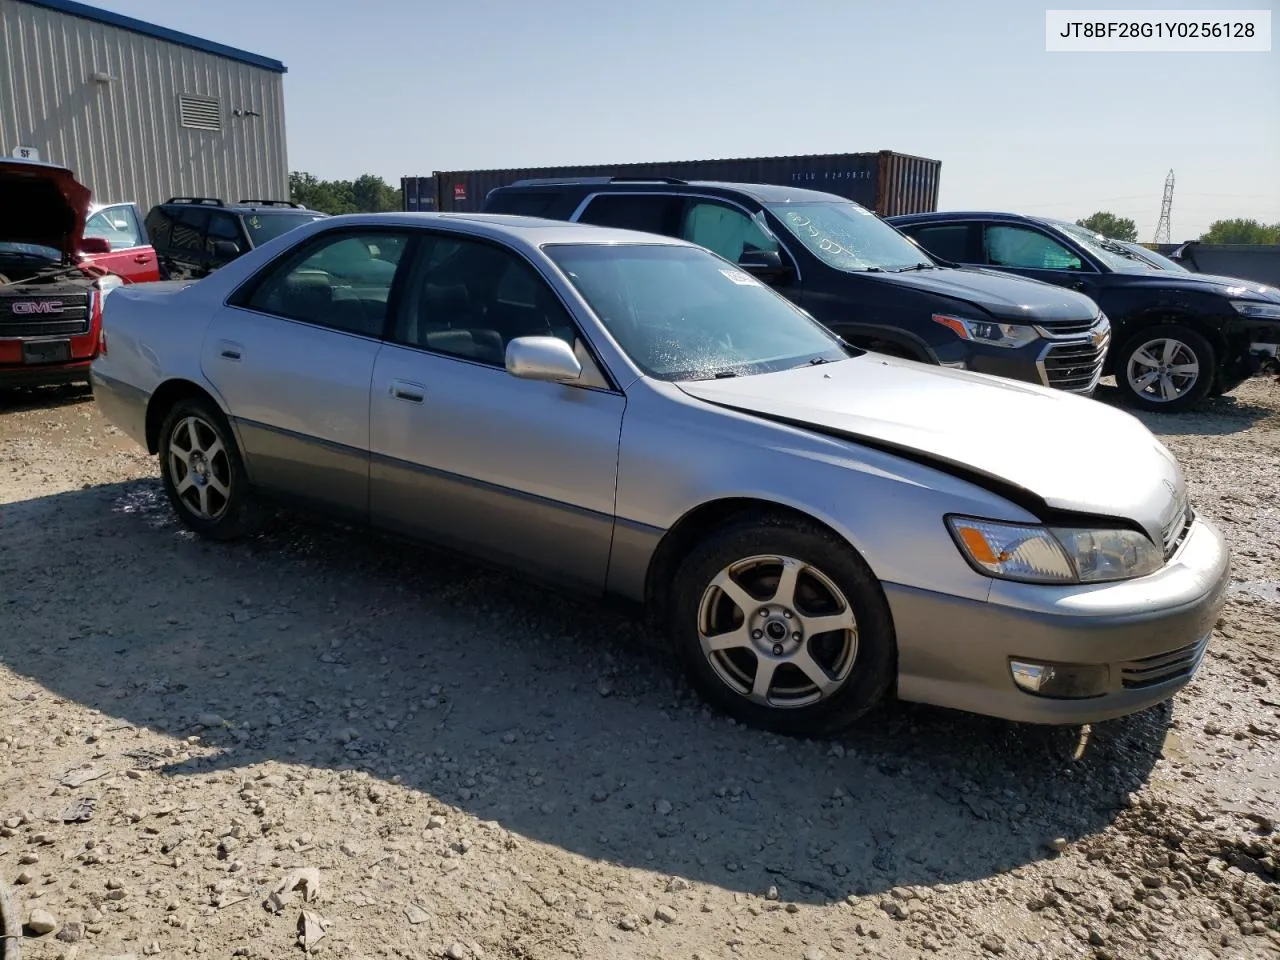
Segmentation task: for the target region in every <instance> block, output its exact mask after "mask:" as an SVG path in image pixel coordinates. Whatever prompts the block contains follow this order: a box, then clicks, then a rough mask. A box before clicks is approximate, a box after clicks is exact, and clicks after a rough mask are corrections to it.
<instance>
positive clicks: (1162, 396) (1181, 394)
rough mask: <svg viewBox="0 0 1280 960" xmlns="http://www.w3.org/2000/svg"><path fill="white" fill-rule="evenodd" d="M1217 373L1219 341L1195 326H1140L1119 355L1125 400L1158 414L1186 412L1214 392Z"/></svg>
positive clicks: (1118, 370) (1119, 382)
mask: <svg viewBox="0 0 1280 960" xmlns="http://www.w3.org/2000/svg"><path fill="white" fill-rule="evenodd" d="M1216 371H1217V355H1216V353H1215V352H1214V349H1213V345H1212V344H1210V343H1209V341H1208V340H1206V339H1205V338H1204V337H1202V336H1201V335H1200V334H1199V333H1197V332H1196V331H1194V330H1192V329H1191V328H1190V327H1184V326H1182V325H1181V324H1161V325H1159V326H1155V327H1147V328H1145V329H1143V330H1139V331H1138V332H1137V333H1135V334H1134V335H1133V336H1132V337H1130V338H1129V339H1128V340H1127V341H1125V343H1124V344H1122V345H1121V347H1120V350H1119V352H1118V353H1117V354H1116V360H1115V372H1116V386H1118V387H1119V388H1120V393H1121V394H1122V395H1123V396H1124V399H1125V402H1126V403H1128V404H1129V405H1131V406H1134V407H1137V408H1138V409H1140V410H1149V411H1152V412H1154V413H1180V412H1182V411H1184V410H1186V409H1188V408H1189V407H1192V406H1194V405H1195V404H1197V403H1199V402H1200V401H1201V400H1203V399H1204V398H1205V397H1206V396H1208V395H1209V391H1210V390H1212V389H1213V385H1214V382H1215V380H1216V379H1217V377H1216Z"/></svg>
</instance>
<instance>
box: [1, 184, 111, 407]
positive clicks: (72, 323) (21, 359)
mask: <svg viewBox="0 0 1280 960" xmlns="http://www.w3.org/2000/svg"><path fill="white" fill-rule="evenodd" d="M89 199H90V194H89V189H88V188H87V187H85V186H84V185H83V184H81V183H79V182H78V181H77V180H76V178H75V175H74V174H73V173H72V172H71V171H70V170H68V169H66V168H65V167H59V166H55V165H53V164H48V163H35V162H32V161H29V160H16V159H0V210H2V211H4V215H3V216H2V217H0V387H9V386H35V385H41V384H49V383H72V382H76V381H84V382H86V383H87V382H88V380H89V365H90V364H91V363H92V362H93V359H94V358H95V357H96V356H97V355H98V352H99V351H100V350H101V349H102V300H103V297H105V296H106V295H107V294H108V293H109V292H110V291H111V290H112V289H113V288H115V287H117V286H120V284H121V283H123V281H122V280H121V278H120V277H118V276H115V275H114V274H112V273H110V272H108V271H107V270H105V269H104V268H103V267H101V266H100V265H97V264H94V263H91V262H88V261H87V260H86V259H85V256H86V255H89V256H95V255H99V254H102V255H105V254H109V253H110V252H111V245H110V243H109V242H108V241H106V240H104V239H101V238H90V239H88V240H86V239H84V237H83V232H84V225H85V218H86V216H87V215H88V212H89Z"/></svg>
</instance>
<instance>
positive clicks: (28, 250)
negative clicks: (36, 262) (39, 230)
mask: <svg viewBox="0 0 1280 960" xmlns="http://www.w3.org/2000/svg"><path fill="white" fill-rule="evenodd" d="M0 257H7V258H10V259H14V260H30V259H32V258H36V259H40V260H53V261H54V262H60V261H61V260H62V254H61V253H59V252H58V251H57V250H55V249H54V248H53V247H45V246H41V245H40V244H38V243H11V242H7V241H6V242H3V243H0Z"/></svg>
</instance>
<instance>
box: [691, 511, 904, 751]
mask: <svg viewBox="0 0 1280 960" xmlns="http://www.w3.org/2000/svg"><path fill="white" fill-rule="evenodd" d="M784 558H785V559H786V560H787V561H788V563H787V567H786V569H790V570H794V571H796V577H797V578H796V580H795V581H794V582H795V583H797V584H798V589H797V590H795V591H794V594H795V597H794V599H791V598H790V597H789V596H786V595H785V594H787V593H788V591H787V590H786V589H785V588H784V590H783V591H781V592H780V593H778V594H776V595H775V589H774V588H776V586H777V585H778V583H779V581H780V579H781V574H782V572H783V570H784V566H783V564H782V563H781V560H782V559H784ZM726 575H728V576H729V579H728V580H726V579H725V577H726ZM718 584H724V585H725V589H722V588H721V586H719V585H718ZM735 585H736V587H737V590H734V586H735ZM747 587H750V588H751V589H746V588H747ZM726 589H727V590H728V591H731V592H733V593H736V594H737V595H738V596H739V598H740V601H741V602H737V601H734V600H732V599H731V598H730V595H729V593H728V592H726ZM738 591H742V592H741V593H738ZM763 597H773V600H774V601H778V602H771V601H769V600H764V599H762V598H763ZM783 601H786V602H783ZM744 606H750V607H751V608H752V609H750V610H746V609H743V608H744ZM841 609H842V610H843V611H844V612H845V614H846V616H844V617H840V614H839V613H838V612H837V611H839V610H841ZM766 613H767V616H765V615H764V614H766ZM824 613H827V614H832V615H833V618H832V619H828V620H827V623H828V624H844V625H849V624H851V625H852V628H851V629H846V628H844V627H842V628H841V629H835V630H830V631H823V632H821V633H818V632H816V631H814V630H813V628H812V627H811V626H810V625H811V624H812V622H813V617H814V616H815V615H822V614H824ZM668 618H669V619H668V624H667V631H668V634H669V636H670V638H671V640H672V642H673V644H674V645H675V648H676V651H677V653H678V655H679V657H680V659H681V661H682V664H683V666H684V668H685V670H686V672H687V674H688V676H689V678H690V681H691V682H692V684H693V686H694V688H695V689H696V690H697V691H698V692H699V694H700V695H701V696H702V697H703V699H704V700H706V701H707V702H708V703H710V704H711V705H712V706H714V707H716V708H717V709H719V710H721V711H723V712H724V713H727V714H729V715H730V716H733V717H734V718H736V719H738V720H741V721H742V722H744V723H746V724H748V725H750V726H754V727H758V728H761V729H765V730H771V731H774V732H776V733H783V734H788V735H794V736H809V737H819V736H827V735H830V734H833V733H836V732H838V731H840V730H841V729H843V728H845V727H848V726H849V725H850V724H852V723H853V722H854V721H855V720H856V719H858V718H859V717H860V716H862V715H863V714H864V713H866V712H867V711H868V710H870V709H871V708H872V707H874V706H875V705H876V704H877V703H879V702H880V701H881V700H882V699H883V698H884V696H885V694H886V693H887V691H888V690H889V688H890V687H891V685H892V683H893V680H894V677H895V675H896V672H897V645H896V643H895V640H894V635H893V621H892V618H891V617H890V614H889V606H888V603H887V602H886V601H885V599H884V594H883V592H882V590H881V588H880V584H879V582H878V581H877V580H876V578H875V575H874V574H872V572H871V570H870V568H868V567H867V565H866V563H864V562H863V560H862V558H861V557H859V556H858V554H857V553H856V552H855V551H854V550H853V549H852V548H851V547H850V546H849V545H848V544H846V543H845V542H844V541H843V540H842V539H840V538H839V537H837V536H836V535H835V534H833V533H831V532H829V531H827V530H825V529H824V528H822V527H819V526H818V525H816V524H814V523H810V522H807V521H805V520H803V519H801V518H795V517H789V516H768V515H760V516H755V517H749V518H746V519H742V520H738V521H731V522H730V523H728V524H726V525H725V526H723V527H720V528H718V529H716V530H715V531H713V532H712V533H711V535H710V536H708V537H707V538H706V539H705V540H703V541H702V542H701V543H699V544H698V545H697V546H695V547H694V548H693V549H692V550H691V551H690V552H689V553H688V554H687V555H686V556H685V558H684V559H683V560H682V561H681V563H680V565H679V567H678V568H677V570H676V573H675V577H674V579H673V581H672V587H671V603H670V606H669V609H668ZM837 618H838V619H837ZM796 624H799V625H800V629H799V630H798V631H796V630H794V627H795V626H796ZM754 625H758V627H759V629H753V626H754ZM806 628H809V629H806ZM788 631H790V632H788ZM797 634H798V635H799V640H798V641H797V639H796V637H797ZM710 638H714V639H710ZM717 640H718V641H719V643H725V642H731V643H732V644H733V645H732V646H730V647H726V648H724V649H711V648H712V647H716V646H718V643H717V642H716V641H717ZM815 641H816V643H815ZM806 654H807V655H808V656H807V664H806V666H807V669H808V670H809V671H811V672H809V673H805V672H803V671H802V670H801V669H800V668H799V667H798V666H797V665H796V663H797V662H804V661H805V655H806ZM815 665H816V667H817V669H818V671H820V674H821V676H822V677H823V678H825V683H824V684H823V685H824V686H828V687H829V689H827V690H825V691H823V690H822V689H820V687H819V685H818V683H817V682H815V680H814V679H813V677H814V676H815V674H814V673H813V672H812V671H813V669H814V666H815ZM765 666H771V668H772V669H771V670H770V678H771V680H770V682H769V683H768V684H767V689H766V690H765V693H764V697H763V698H761V697H760V696H759V691H758V690H756V689H753V688H754V687H757V686H759V684H758V683H757V681H759V680H760V679H761V675H760V673H759V671H760V669H761V668H762V667H765Z"/></svg>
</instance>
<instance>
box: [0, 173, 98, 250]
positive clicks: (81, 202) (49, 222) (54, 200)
mask: <svg viewBox="0 0 1280 960" xmlns="http://www.w3.org/2000/svg"><path fill="white" fill-rule="evenodd" d="M91 197H92V194H91V193H90V192H89V188H88V187H86V186H85V185H84V184H82V183H80V182H79V181H78V180H76V177H75V174H74V173H72V172H71V171H70V170H68V169H67V168H66V167H58V166H54V165H53V164H51V163H35V162H32V161H30V160H13V159H8V158H3V159H0V210H3V211H4V216H3V217H0V242H5V243H35V244H39V245H40V246H42V247H52V248H53V249H54V250H60V251H61V252H62V256H63V259H65V260H71V259H73V258H74V257H75V255H76V251H77V250H78V249H79V246H80V238H81V236H82V235H83V233H84V221H85V218H86V217H87V216H88V214H89V201H90V199H91Z"/></svg>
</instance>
